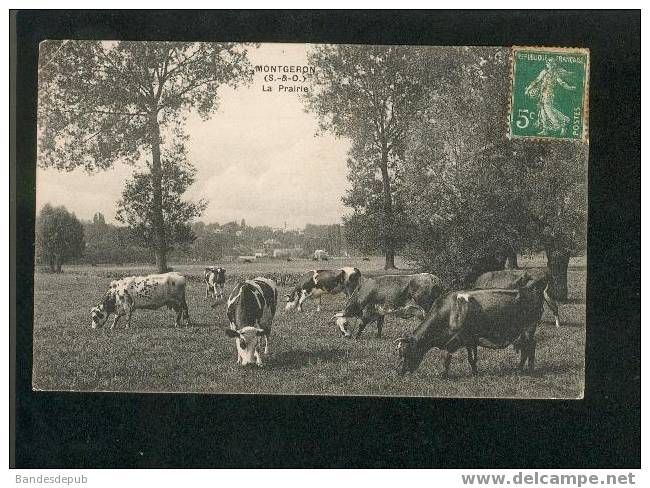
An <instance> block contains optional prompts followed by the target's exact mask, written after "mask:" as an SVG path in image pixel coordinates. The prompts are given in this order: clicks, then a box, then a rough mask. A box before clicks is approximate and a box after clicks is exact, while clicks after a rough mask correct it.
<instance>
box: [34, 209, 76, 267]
mask: <svg viewBox="0 0 650 488" xmlns="http://www.w3.org/2000/svg"><path fill="white" fill-rule="evenodd" d="M84 247H85V242H84V230H83V226H82V225H81V222H79V220H77V217H75V215H74V213H70V212H68V211H67V210H66V208H65V207H52V206H51V205H49V204H45V205H44V206H43V208H42V209H41V212H40V215H39V217H38V219H37V221H36V257H37V259H39V260H40V261H42V262H44V263H47V264H48V265H49V267H50V271H52V272H53V273H60V272H61V266H62V265H63V264H64V263H65V262H67V261H69V260H70V259H73V258H77V257H80V256H81V255H82V254H83V251H84Z"/></svg>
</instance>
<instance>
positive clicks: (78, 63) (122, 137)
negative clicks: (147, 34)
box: [38, 41, 252, 272]
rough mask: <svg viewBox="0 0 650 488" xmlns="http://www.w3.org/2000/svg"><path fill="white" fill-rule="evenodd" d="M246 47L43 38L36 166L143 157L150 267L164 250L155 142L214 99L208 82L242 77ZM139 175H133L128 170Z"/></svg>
mask: <svg viewBox="0 0 650 488" xmlns="http://www.w3.org/2000/svg"><path fill="white" fill-rule="evenodd" d="M251 77H252V69H251V66H250V63H249V62H248V58H247V46H246V45H243V44H234V43H208V42H132V41H119V42H109V41H47V42H44V43H42V44H41V51H40V57H39V105H38V126H39V148H38V149H39V156H38V164H39V165H40V166H42V167H54V168H57V169H60V170H67V171H70V170H73V169H75V168H78V167H82V168H85V169H86V170H88V171H96V170H104V169H107V168H110V167H111V166H112V165H113V164H114V163H115V162H116V161H121V162H124V163H127V164H137V163H141V159H143V158H144V159H146V160H147V161H148V163H147V167H148V170H149V173H150V179H151V185H150V188H151V205H152V219H153V220H152V225H153V229H154V235H153V236H152V238H153V242H154V243H155V249H156V261H157V264H158V268H159V270H160V271H161V272H162V271H164V270H165V269H166V252H167V249H168V243H167V235H166V227H165V222H164V216H163V207H162V206H163V202H162V199H163V189H162V171H163V170H162V162H161V150H162V149H161V148H164V147H166V146H167V145H170V144H174V139H175V137H176V135H177V134H178V133H179V132H182V128H183V126H184V122H185V118H186V116H187V114H188V113H189V112H190V111H196V112H198V114H199V115H200V116H201V117H203V118H204V119H205V118H207V117H209V116H210V115H211V114H213V113H215V112H216V110H217V109H218V107H219V97H218V89H219V87H220V86H223V85H229V86H233V87H236V86H238V85H240V84H242V83H247V82H249V81H250V79H251ZM135 178H136V179H139V180H142V179H143V178H144V177H143V176H142V175H140V176H138V175H136V176H135Z"/></svg>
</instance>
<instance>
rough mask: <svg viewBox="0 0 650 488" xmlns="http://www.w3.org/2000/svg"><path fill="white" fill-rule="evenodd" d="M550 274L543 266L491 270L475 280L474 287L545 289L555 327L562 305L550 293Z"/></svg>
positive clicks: (558, 322)
mask: <svg viewBox="0 0 650 488" xmlns="http://www.w3.org/2000/svg"><path fill="white" fill-rule="evenodd" d="M550 282H551V280H550V276H549V273H548V272H547V271H546V270H545V269H543V268H529V269H504V270H502V271H489V272H487V273H483V274H482V275H481V276H479V277H478V278H477V279H476V281H475V282H474V288H476V289H478V290H486V289H490V288H503V289H507V290H515V289H519V288H524V287H529V288H530V287H532V288H535V289H538V290H543V294H544V302H545V303H546V305H547V306H548V308H549V309H550V310H551V312H553V316H554V317H555V327H556V328H559V327H560V307H559V305H558V303H557V301H556V300H555V298H553V297H552V296H551V295H550V294H549V289H550Z"/></svg>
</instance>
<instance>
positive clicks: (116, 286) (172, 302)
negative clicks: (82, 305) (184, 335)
mask: <svg viewBox="0 0 650 488" xmlns="http://www.w3.org/2000/svg"><path fill="white" fill-rule="evenodd" d="M164 306H167V307H168V308H171V309H173V310H174V311H175V312H176V326H179V325H181V321H182V320H183V318H185V320H186V323H187V325H190V316H189V312H188V310H187V302H186V301H185V277H184V276H183V275H181V274H179V273H164V274H156V275H149V276H129V277H127V278H122V279H120V280H113V281H111V283H110V287H109V289H108V291H107V292H106V294H105V295H104V298H103V299H102V302H101V303H99V304H98V305H97V306H96V307H94V308H93V309H92V310H91V312H90V314H91V318H92V324H91V325H92V328H93V329H94V328H97V327H102V326H103V325H104V324H105V323H106V321H107V320H108V317H109V315H110V314H112V313H113V314H115V318H114V319H113V323H112V324H111V329H112V328H113V327H115V325H116V324H117V322H118V321H119V320H120V317H122V316H123V315H126V328H127V329H128V328H129V325H130V324H131V315H132V314H133V311H134V310H137V309H148V310H156V309H159V308H160V307H164Z"/></svg>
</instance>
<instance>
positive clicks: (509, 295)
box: [395, 287, 544, 378]
mask: <svg viewBox="0 0 650 488" xmlns="http://www.w3.org/2000/svg"><path fill="white" fill-rule="evenodd" d="M543 302H544V298H543V296H542V293H541V292H540V290H537V289H535V288H532V287H524V288H521V289H518V290H501V289H493V290H469V291H456V292H451V293H448V294H446V295H444V296H443V297H440V298H439V299H438V300H436V302H435V303H434V304H433V306H432V307H431V310H430V311H429V314H428V315H427V317H426V319H425V320H424V321H423V322H422V323H421V324H420V325H419V326H418V328H417V329H415V331H413V333H411V334H410V335H409V336H407V337H401V338H399V339H397V341H395V342H396V343H397V353H398V356H399V358H398V362H397V372H398V374H400V375H402V374H404V373H406V372H413V371H415V370H416V369H417V368H418V367H419V365H420V363H421V362H422V359H423V357H424V354H425V353H426V352H427V351H429V350H430V349H431V348H433V347H437V348H439V349H442V350H444V351H445V352H446V354H445V361H444V371H443V373H442V375H443V377H445V378H446V377H448V376H449V367H450V364H451V359H452V354H453V353H454V352H455V351H457V350H458V349H460V348H461V347H465V348H466V349H467V360H468V362H469V364H470V367H471V368H472V374H477V372H478V369H477V367H476V363H477V361H478V358H477V355H478V346H482V347H488V348H491V349H503V348H505V347H507V346H509V345H510V344H513V345H514V346H515V349H516V350H520V351H521V360H520V362H519V368H520V369H522V370H523V368H524V365H525V364H526V362H528V368H529V370H531V371H532V370H533V368H534V365H535V346H536V344H535V330H536V328H537V324H538V323H539V321H540V319H541V317H542V308H543Z"/></svg>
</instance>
